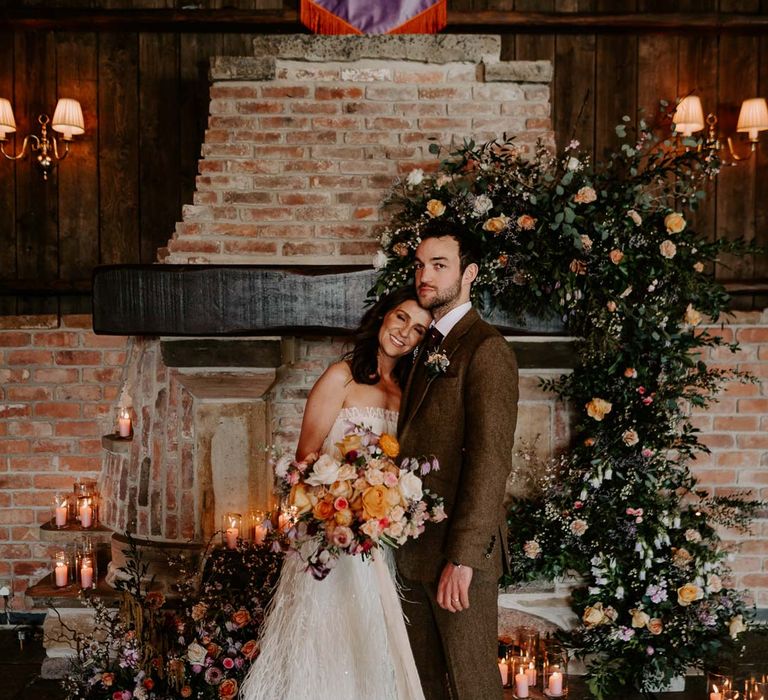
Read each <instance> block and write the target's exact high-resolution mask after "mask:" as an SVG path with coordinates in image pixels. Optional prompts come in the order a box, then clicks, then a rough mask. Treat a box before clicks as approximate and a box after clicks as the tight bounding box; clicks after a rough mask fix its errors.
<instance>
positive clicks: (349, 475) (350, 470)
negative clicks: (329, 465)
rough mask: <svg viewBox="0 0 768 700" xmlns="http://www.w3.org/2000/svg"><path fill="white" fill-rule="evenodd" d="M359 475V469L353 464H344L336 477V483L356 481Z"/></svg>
mask: <svg viewBox="0 0 768 700" xmlns="http://www.w3.org/2000/svg"><path fill="white" fill-rule="evenodd" d="M356 475H357V469H355V468H354V467H353V466H352V465H351V464H342V465H341V468H340V469H339V473H338V474H337V475H336V481H348V480H349V479H354V478H355V476H356Z"/></svg>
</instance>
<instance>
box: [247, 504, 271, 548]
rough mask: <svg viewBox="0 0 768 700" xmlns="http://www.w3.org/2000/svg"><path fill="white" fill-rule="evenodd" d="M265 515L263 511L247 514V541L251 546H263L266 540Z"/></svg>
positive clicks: (253, 511)
mask: <svg viewBox="0 0 768 700" xmlns="http://www.w3.org/2000/svg"><path fill="white" fill-rule="evenodd" d="M266 517H267V516H266V514H265V513H264V511H263V510H252V511H251V512H250V513H248V540H249V541H250V542H252V543H253V544H256V545H260V544H264V540H265V539H266V538H267V530H268V528H267V525H266Z"/></svg>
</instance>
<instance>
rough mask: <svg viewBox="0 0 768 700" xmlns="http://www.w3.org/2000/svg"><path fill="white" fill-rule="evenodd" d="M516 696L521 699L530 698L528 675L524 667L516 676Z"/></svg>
mask: <svg viewBox="0 0 768 700" xmlns="http://www.w3.org/2000/svg"><path fill="white" fill-rule="evenodd" d="M515 695H516V696H517V697H519V698H527V697H528V673H527V672H526V669H525V667H524V666H521V667H520V672H519V673H518V674H517V675H515Z"/></svg>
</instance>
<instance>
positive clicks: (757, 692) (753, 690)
mask: <svg viewBox="0 0 768 700" xmlns="http://www.w3.org/2000/svg"><path fill="white" fill-rule="evenodd" d="M744 700H768V674H765V673H752V674H750V676H749V678H747V680H746V681H745V682H744Z"/></svg>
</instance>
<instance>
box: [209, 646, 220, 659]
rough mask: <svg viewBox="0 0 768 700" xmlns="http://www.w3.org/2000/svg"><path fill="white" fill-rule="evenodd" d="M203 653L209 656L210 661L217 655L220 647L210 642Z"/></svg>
mask: <svg viewBox="0 0 768 700" xmlns="http://www.w3.org/2000/svg"><path fill="white" fill-rule="evenodd" d="M205 651H206V652H207V653H208V656H210V657H211V658H212V659H215V658H216V657H217V656H218V655H219V652H220V651H221V647H220V646H219V645H218V644H216V643H215V642H211V643H210V644H209V645H208V646H207V647H206V648H205Z"/></svg>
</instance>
